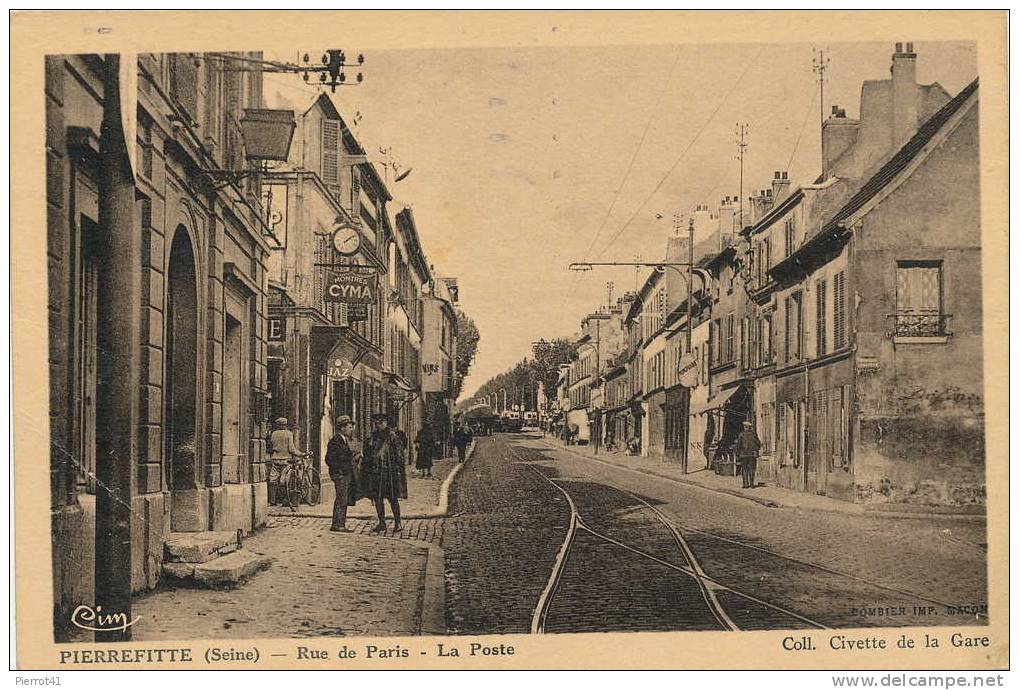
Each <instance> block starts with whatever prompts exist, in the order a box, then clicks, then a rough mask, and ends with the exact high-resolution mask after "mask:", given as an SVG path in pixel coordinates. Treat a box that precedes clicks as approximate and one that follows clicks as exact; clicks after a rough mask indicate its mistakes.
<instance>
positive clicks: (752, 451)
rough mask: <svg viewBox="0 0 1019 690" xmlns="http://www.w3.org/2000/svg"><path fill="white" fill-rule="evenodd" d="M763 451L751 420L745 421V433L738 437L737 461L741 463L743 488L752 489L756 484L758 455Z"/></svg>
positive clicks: (742, 432)
mask: <svg viewBox="0 0 1019 690" xmlns="http://www.w3.org/2000/svg"><path fill="white" fill-rule="evenodd" d="M760 450H761V440H760V439H759V438H757V434H755V433H754V425H753V422H751V421H750V420H749V419H745V420H743V431H741V432H740V433H739V436H737V437H736V461H737V462H738V463H739V467H740V473H741V474H742V476H743V488H744V489H752V488H754V487H755V486H756V485H757V484H756V481H757V480H756V478H755V475H756V473H757V453H758V452H759V451H760Z"/></svg>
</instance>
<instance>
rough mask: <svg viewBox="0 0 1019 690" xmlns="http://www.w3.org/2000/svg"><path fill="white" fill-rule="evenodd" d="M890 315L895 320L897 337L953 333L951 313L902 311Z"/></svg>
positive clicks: (923, 336) (920, 336)
mask: <svg viewBox="0 0 1019 690" xmlns="http://www.w3.org/2000/svg"><path fill="white" fill-rule="evenodd" d="M888 316H889V318H892V319H894V320H895V325H894V329H893V332H894V334H895V337H897V338H937V337H941V336H946V335H951V333H950V332H949V330H948V321H949V319H951V318H952V315H951V314H940V313H930V312H915V311H900V312H896V313H894V314H889V315H888Z"/></svg>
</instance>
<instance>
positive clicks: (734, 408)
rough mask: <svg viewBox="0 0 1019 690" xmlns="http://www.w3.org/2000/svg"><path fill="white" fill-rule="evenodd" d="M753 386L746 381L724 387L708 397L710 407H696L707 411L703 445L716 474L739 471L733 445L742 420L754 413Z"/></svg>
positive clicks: (698, 411) (729, 474) (734, 473)
mask: <svg viewBox="0 0 1019 690" xmlns="http://www.w3.org/2000/svg"><path fill="white" fill-rule="evenodd" d="M752 398H753V395H752V393H751V389H750V388H749V386H747V385H746V384H743V383H739V384H736V385H734V386H733V387H731V388H727V389H723V390H721V391H719V392H718V393H716V394H715V395H714V396H712V397H710V398H708V402H707V407H706V408H705V409H703V410H695V411H696V412H697V413H698V414H700V413H704V414H706V415H707V419H706V423H705V431H704V447H705V448H706V449H707V455H708V458H709V468H711V469H713V470H714V471H715V473H716V474H721V475H725V476H730V477H732V476H735V475H736V474H737V472H738V468H737V466H736V456H735V453H734V448H735V444H736V437H737V436H739V433H740V430H741V429H742V428H743V421H744V420H746V419H750V415H751V414H752V412H751V410H752V409H753V408H752V404H751V403H752Z"/></svg>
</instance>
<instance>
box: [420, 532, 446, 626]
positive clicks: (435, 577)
mask: <svg viewBox="0 0 1019 690" xmlns="http://www.w3.org/2000/svg"><path fill="white" fill-rule="evenodd" d="M422 545H423V546H425V547H427V548H428V560H427V561H426V563H425V574H424V583H423V585H424V591H423V594H422V596H421V624H420V625H419V627H418V634H419V635H445V634H446V553H445V552H444V551H443V550H442V549H441V548H440V547H439V546H437V545H435V544H427V543H426V544H422Z"/></svg>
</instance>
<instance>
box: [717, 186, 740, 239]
mask: <svg viewBox="0 0 1019 690" xmlns="http://www.w3.org/2000/svg"><path fill="white" fill-rule="evenodd" d="M737 215H739V199H738V198H736V197H730V196H726V197H725V198H724V199H722V203H721V204H720V205H719V207H718V235H719V240H720V241H723V242H724V241H725V240H724V238H726V237H728V238H730V239H731V238H732V237H734V236H735V235H736V233H737V232H739V230H740V228H739V227H738V226H737V222H736V216H737ZM723 246H728V245H727V244H725V245H723Z"/></svg>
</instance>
